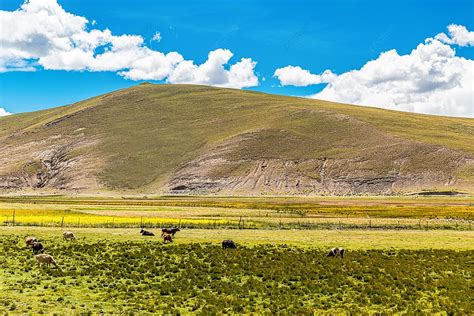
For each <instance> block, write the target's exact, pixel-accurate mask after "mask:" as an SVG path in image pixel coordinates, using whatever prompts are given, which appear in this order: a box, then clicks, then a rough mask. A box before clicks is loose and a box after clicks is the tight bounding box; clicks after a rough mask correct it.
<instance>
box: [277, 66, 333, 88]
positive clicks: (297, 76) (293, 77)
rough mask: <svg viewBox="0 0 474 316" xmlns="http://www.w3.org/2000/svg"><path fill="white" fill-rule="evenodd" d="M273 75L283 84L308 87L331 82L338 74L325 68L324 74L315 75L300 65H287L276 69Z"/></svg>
mask: <svg viewBox="0 0 474 316" xmlns="http://www.w3.org/2000/svg"><path fill="white" fill-rule="evenodd" d="M273 77H275V78H277V79H278V80H280V84H281V85H282V86H297V87H306V86H309V85H314V84H320V83H328V82H331V81H332V80H334V79H335V78H336V75H335V74H334V73H333V72H332V71H331V70H325V71H324V72H323V73H322V74H320V75H315V74H312V73H310V72H309V71H308V70H305V69H302V68H301V67H299V66H296V67H295V66H286V67H283V68H278V69H277V70H275V73H274V74H273Z"/></svg>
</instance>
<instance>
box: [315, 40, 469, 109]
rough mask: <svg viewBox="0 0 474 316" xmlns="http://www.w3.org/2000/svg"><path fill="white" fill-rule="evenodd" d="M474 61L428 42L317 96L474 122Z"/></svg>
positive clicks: (382, 59) (390, 55)
mask: <svg viewBox="0 0 474 316" xmlns="http://www.w3.org/2000/svg"><path fill="white" fill-rule="evenodd" d="M473 87H474V60H470V59H465V58H462V57H458V56H456V53H455V50H454V49H452V48H451V47H450V46H448V45H446V44H443V43H441V42H440V41H438V40H434V39H428V40H427V42H426V43H423V44H419V45H418V47H417V48H416V49H414V50H413V51H412V52H411V53H410V54H407V55H399V54H398V53H397V51H396V50H391V51H388V52H385V53H382V54H380V56H379V57H378V58H377V59H375V60H372V61H369V62H368V63H366V64H365V65H364V66H363V67H362V68H361V69H359V70H352V71H349V72H346V73H343V74H341V75H339V76H338V77H337V78H336V79H335V80H334V81H332V82H331V83H329V84H328V85H327V86H326V87H325V88H324V89H323V90H322V91H321V92H320V93H317V94H315V95H313V96H312V97H314V98H318V99H325V100H331V101H337V102H345V103H351V104H359V105H369V106H378V107H382V108H387V109H393V110H401V111H410V112H418V113H427V114H438V115H449V116H465V117H474V89H473Z"/></svg>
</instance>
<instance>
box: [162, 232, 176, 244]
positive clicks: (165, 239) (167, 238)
mask: <svg viewBox="0 0 474 316" xmlns="http://www.w3.org/2000/svg"><path fill="white" fill-rule="evenodd" d="M161 236H163V242H164V243H165V244H166V243H167V242H173V235H171V234H167V233H163V234H161Z"/></svg>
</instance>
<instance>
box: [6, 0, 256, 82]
mask: <svg viewBox="0 0 474 316" xmlns="http://www.w3.org/2000/svg"><path fill="white" fill-rule="evenodd" d="M89 24H90V25H92V26H93V25H94V24H95V23H93V22H92V23H89V21H88V20H87V19H86V18H85V17H81V16H77V15H74V14H71V13H69V12H66V11H65V10H64V9H63V8H62V7H61V6H60V5H59V4H58V3H57V1H56V0H29V1H27V2H25V3H24V4H23V5H22V6H21V7H20V8H19V9H18V10H16V11H13V12H10V11H0V47H1V49H0V72H5V71H19V70H22V71H32V70H35V69H37V68H38V67H42V68H44V69H48V70H68V71H114V72H117V73H118V74H119V75H121V76H123V77H125V78H127V79H131V80H166V81H168V82H186V83H201V84H209V85H219V86H225V87H233V88H244V87H251V86H256V85H258V78H257V76H256V75H255V73H254V67H255V65H256V63H255V62H254V61H252V60H251V59H246V58H243V59H241V61H239V62H237V63H235V64H232V65H229V64H228V63H229V60H230V58H231V57H232V53H231V52H230V51H228V50H223V49H217V50H215V51H213V52H210V53H209V58H208V60H207V61H206V62H205V63H203V64H202V65H195V64H194V62H193V61H190V60H185V59H184V57H183V56H181V54H179V53H177V52H170V53H166V54H165V53H162V52H159V51H155V50H152V49H150V48H148V47H146V46H145V45H144V40H143V37H141V36H139V35H129V34H124V35H114V34H112V32H111V31H110V30H109V29H105V30H98V29H89V28H88V26H89ZM152 40H154V41H160V40H161V35H160V33H159V32H156V33H155V34H154V36H153V38H152ZM186 71H190V73H185V72H186Z"/></svg>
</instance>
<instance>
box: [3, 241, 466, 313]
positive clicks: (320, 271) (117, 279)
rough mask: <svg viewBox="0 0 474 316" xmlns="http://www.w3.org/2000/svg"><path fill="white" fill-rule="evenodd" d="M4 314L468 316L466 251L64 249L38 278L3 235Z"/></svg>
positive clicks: (118, 245) (151, 245) (127, 244)
mask: <svg viewBox="0 0 474 316" xmlns="http://www.w3.org/2000/svg"><path fill="white" fill-rule="evenodd" d="M0 236H1V238H0V251H2V253H3V254H4V255H3V256H1V257H0V277H1V278H2V280H4V282H2V283H1V284H0V291H1V292H2V297H1V299H0V312H11V311H14V312H15V313H35V314H37V313H51V312H56V313H57V312H59V313H61V312H66V311H67V312H71V311H74V312H77V313H94V314H97V313H101V312H106V313H107V312H114V313H130V312H133V313H153V312H159V311H161V312H166V313H190V312H192V313H198V314H210V313H222V312H227V313H235V314H237V313H272V314H274V313H279V312H280V313H314V312H329V313H335V312H349V311H350V312H357V313H362V312H386V313H396V312H410V313H423V312H425V313H433V312H446V313H448V314H451V313H461V314H463V313H467V312H469V311H472V308H473V306H472V301H471V299H470V295H469V294H468V293H469V292H470V291H471V290H472V289H470V288H469V284H470V282H471V278H472V269H471V266H472V260H473V257H472V251H453V250H417V251H410V250H400V249H391V250H390V249H385V250H382V249H380V250H371V251H367V250H352V251H350V252H349V253H348V255H347V257H346V258H345V259H344V260H343V261H342V260H339V259H334V258H326V257H325V251H324V249H320V248H316V249H314V248H301V247H294V246H284V245H280V246H274V245H273V246H272V245H268V244H265V245H255V246H252V247H248V246H245V245H242V244H241V245H240V246H239V248H238V249H237V250H227V251H224V250H222V249H221V248H220V247H219V246H217V245H212V244H208V243H191V244H177V245H163V244H161V243H158V242H156V241H127V240H124V239H122V240H114V241H110V240H109V241H107V240H98V241H92V242H89V243H88V244H87V247H84V244H83V243H84V241H78V242H77V243H67V242H60V241H59V240H58V238H51V237H50V238H45V239H44V242H45V243H47V244H48V245H50V246H49V249H48V251H49V252H50V253H51V254H53V255H54V256H55V258H56V260H57V261H58V264H59V266H60V268H59V269H54V268H51V269H47V268H37V267H36V266H35V263H34V260H33V256H32V255H31V251H30V250H27V249H25V248H24V247H23V245H22V244H21V242H22V240H21V238H19V237H18V236H17V235H0Z"/></svg>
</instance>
